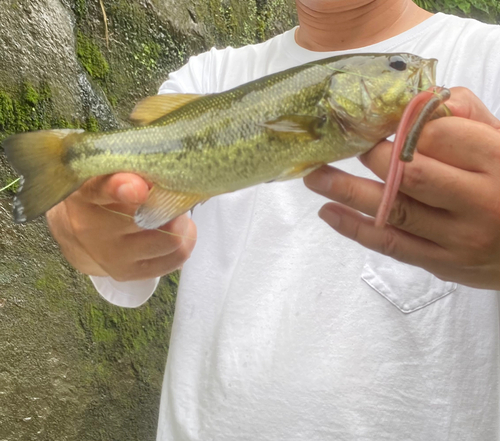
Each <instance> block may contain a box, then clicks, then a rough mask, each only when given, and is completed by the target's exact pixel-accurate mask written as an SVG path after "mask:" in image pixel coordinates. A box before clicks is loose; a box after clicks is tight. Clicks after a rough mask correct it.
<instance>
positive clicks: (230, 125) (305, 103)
mask: <svg viewBox="0 0 500 441" xmlns="http://www.w3.org/2000/svg"><path fill="white" fill-rule="evenodd" d="M436 65H437V60H436V59H425V58H421V57H419V56H416V55H413V54H409V53H393V54H378V53H367V54H351V55H342V56H336V57H330V58H325V59H323V60H319V61H314V62H311V63H306V64H303V65H300V66H297V67H294V68H291V69H288V70H284V71H281V72H278V73H275V74H271V75H268V76H265V77H262V78H260V79H258V80H255V81H251V82H249V83H246V84H243V85H241V86H238V87H236V88H233V89H230V90H228V91H225V92H221V93H214V94H209V95H196V94H164V95H157V96H153V97H149V98H146V99H144V100H142V101H140V102H139V103H138V104H137V106H136V107H135V109H134V110H133V112H132V114H131V117H130V119H131V121H132V122H133V123H134V124H135V126H134V127H131V128H126V129H120V130H114V131H108V132H100V133H89V132H84V131H82V130H72V129H63V130H57V129H55V130H44V131H37V132H30V133H22V134H17V135H13V136H11V137H10V138H8V139H7V140H5V141H4V143H3V148H4V151H5V153H6V156H7V159H8V161H9V162H10V163H11V165H12V166H13V168H14V169H15V170H16V172H17V173H18V174H19V175H20V177H21V181H20V186H19V188H18V192H17V194H16V196H15V197H14V202H13V207H14V208H13V217H14V221H15V222H17V223H22V222H28V221H30V220H33V219H35V218H37V217H38V216H41V215H43V214H44V213H45V212H46V211H48V210H49V209H50V208H52V207H53V206H54V205H56V204H58V203H59V202H61V201H62V200H64V199H65V198H67V197H68V196H69V195H70V194H71V193H73V192H74V191H76V190H77V189H78V188H79V187H80V186H81V185H82V184H83V183H84V182H85V181H87V180H88V179H90V178H93V177H95V176H101V175H109V174H113V173H118V172H131V173H136V174H138V175H140V176H142V177H143V178H144V179H146V180H147V181H149V182H151V183H153V186H152V188H151V190H150V193H149V196H148V199H147V201H146V202H145V203H144V204H142V205H141V206H140V207H139V208H138V209H137V211H136V213H135V216H134V219H135V222H136V224H137V225H138V226H140V227H141V228H144V229H155V228H158V227H160V226H161V225H163V224H165V223H167V222H169V221H170V220H172V219H174V218H176V217H177V216H179V215H181V214H183V213H185V212H187V211H189V210H191V209H192V208H193V207H194V206H196V205H197V204H199V203H202V202H204V201H206V200H207V199H209V198H212V197H214V196H217V195H220V194H224V193H228V192H233V191H237V190H240V189H243V188H247V187H250V186H253V185H257V184H261V183H269V182H275V181H285V180H289V179H295V178H300V177H304V176H306V175H307V174H308V173H310V172H312V171H313V170H315V169H317V168H319V167H321V166H322V165H323V164H328V163H332V162H334V161H338V160H341V159H345V158H348V157H354V156H357V155H360V154H362V153H365V152H367V151H368V150H370V149H371V148H373V147H374V146H375V145H376V144H378V143H379V142H380V141H382V140H383V139H385V138H387V137H388V136H390V135H392V134H394V132H395V131H396V129H397V126H398V123H399V121H400V119H401V116H402V114H403V111H404V109H405V107H406V106H407V104H408V103H409V102H410V100H411V99H412V98H413V97H414V96H416V95H417V94H418V93H419V92H421V91H423V90H427V89H429V88H430V87H431V86H434V84H435V73H436Z"/></svg>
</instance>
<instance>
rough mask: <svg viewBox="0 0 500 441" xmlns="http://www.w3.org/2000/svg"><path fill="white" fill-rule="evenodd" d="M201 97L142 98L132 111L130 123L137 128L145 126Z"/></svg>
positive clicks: (164, 95) (183, 94)
mask: <svg viewBox="0 0 500 441" xmlns="http://www.w3.org/2000/svg"><path fill="white" fill-rule="evenodd" d="M201 96H202V95H196V94H192V93H166V94H163V95H155V96H150V97H148V98H144V99H143V100H141V101H139V102H138V103H137V104H136V106H135V107H134V110H132V113H131V114H130V121H131V122H132V123H133V124H136V125H138V126H146V125H148V124H151V123H152V122H153V121H156V120H157V119H160V118H162V117H163V116H165V115H166V114H168V113H170V112H172V111H174V110H175V109H178V108H179V107H182V106H184V105H185V104H187V103H190V102H191V101H194V100H196V99H198V98H199V97H201Z"/></svg>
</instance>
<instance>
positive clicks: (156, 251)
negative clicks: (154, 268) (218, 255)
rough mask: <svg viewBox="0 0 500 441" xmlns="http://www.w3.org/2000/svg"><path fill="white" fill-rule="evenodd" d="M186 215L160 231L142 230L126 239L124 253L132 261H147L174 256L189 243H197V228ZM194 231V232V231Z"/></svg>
mask: <svg viewBox="0 0 500 441" xmlns="http://www.w3.org/2000/svg"><path fill="white" fill-rule="evenodd" d="M191 224H193V225H194V223H193V221H192V220H191V219H189V218H188V217H187V216H186V215H183V216H179V217H177V218H176V219H174V220H173V221H171V222H169V223H168V224H166V225H164V226H162V227H161V229H159V230H142V231H140V232H138V233H134V234H128V235H127V236H126V237H125V238H124V242H123V245H124V246H123V252H124V253H126V254H127V251H126V250H130V253H131V254H130V259H132V260H146V259H152V258H156V257H161V256H167V255H169V254H172V253H173V252H174V251H176V250H177V249H179V248H181V247H182V246H184V245H186V244H187V242H196V227H194V229H193V226H192V225H191ZM193 230H194V231H193ZM189 245H191V244H189Z"/></svg>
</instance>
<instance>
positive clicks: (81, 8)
mask: <svg viewBox="0 0 500 441" xmlns="http://www.w3.org/2000/svg"><path fill="white" fill-rule="evenodd" d="M74 11H75V14H76V16H77V17H78V18H83V17H85V15H86V14H87V0H75V3H74Z"/></svg>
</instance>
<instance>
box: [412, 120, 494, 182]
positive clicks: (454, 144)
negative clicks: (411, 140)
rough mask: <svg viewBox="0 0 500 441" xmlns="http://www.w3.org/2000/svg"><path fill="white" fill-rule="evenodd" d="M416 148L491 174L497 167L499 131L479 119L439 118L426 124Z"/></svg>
mask: <svg viewBox="0 0 500 441" xmlns="http://www.w3.org/2000/svg"><path fill="white" fill-rule="evenodd" d="M417 151H418V153H420V154H424V155H426V156H429V157H431V158H434V159H437V160H438V161H441V162H443V163H446V164H449V165H452V166H454V167H458V168H461V169H463V170H469V171H474V172H490V173H491V172H493V170H499V169H500V132H499V131H498V130H496V129H494V128H493V127H491V126H489V125H487V124H485V123H482V122H476V121H472V120H468V119H464V118H457V117H446V118H440V119H438V120H435V121H431V122H429V123H428V124H427V125H426V126H425V128H424V130H423V131H422V134H421V135H420V139H419V140H418V143H417Z"/></svg>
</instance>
